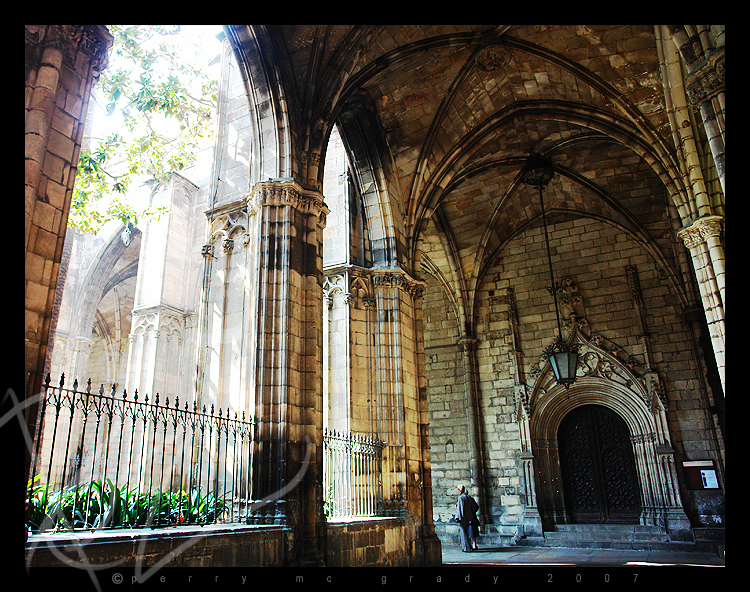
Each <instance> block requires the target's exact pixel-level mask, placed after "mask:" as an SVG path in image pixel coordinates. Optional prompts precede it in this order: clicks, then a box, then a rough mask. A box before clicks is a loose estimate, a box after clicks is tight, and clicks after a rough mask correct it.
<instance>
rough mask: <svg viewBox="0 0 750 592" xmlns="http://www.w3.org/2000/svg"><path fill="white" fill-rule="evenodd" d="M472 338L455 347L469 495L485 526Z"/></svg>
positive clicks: (486, 516)
mask: <svg viewBox="0 0 750 592" xmlns="http://www.w3.org/2000/svg"><path fill="white" fill-rule="evenodd" d="M478 343H479V341H478V340H477V339H474V338H473V337H466V336H464V337H461V338H460V339H459V340H458V345H459V346H460V347H461V350H462V351H463V362H464V367H463V376H464V395H465V397H466V409H467V425H466V429H467V431H468V440H469V464H470V468H471V489H472V490H473V491H471V492H470V493H471V495H473V496H475V497H476V499H477V502H478V503H479V514H480V516H481V519H482V521H483V522H485V523H486V524H489V523H491V522H492V516H491V506H490V504H489V499H488V491H487V488H486V480H485V476H484V442H483V438H482V417H481V411H480V410H481V405H480V401H479V397H480V393H479V362H478V360H477V344H478Z"/></svg>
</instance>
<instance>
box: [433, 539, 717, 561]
mask: <svg viewBox="0 0 750 592" xmlns="http://www.w3.org/2000/svg"><path fill="white" fill-rule="evenodd" d="M443 565H476V566H479V565H504V566H549V567H572V566H588V567H610V566H611V567H639V566H642V567H659V566H674V567H687V566H695V567H723V566H724V562H723V561H722V560H721V558H720V557H718V556H717V555H714V554H713V553H690V552H668V551H635V550H632V549H625V550H621V549H575V548H559V547H489V548H480V549H479V550H478V551H472V552H471V553H464V552H462V551H461V549H460V548H459V547H453V546H449V545H446V544H445V543H444V544H443Z"/></svg>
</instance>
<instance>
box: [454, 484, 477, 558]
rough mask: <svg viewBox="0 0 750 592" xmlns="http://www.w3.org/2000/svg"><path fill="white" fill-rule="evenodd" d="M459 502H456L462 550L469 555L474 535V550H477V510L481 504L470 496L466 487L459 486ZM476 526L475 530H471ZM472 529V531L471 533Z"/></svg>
mask: <svg viewBox="0 0 750 592" xmlns="http://www.w3.org/2000/svg"><path fill="white" fill-rule="evenodd" d="M458 494H459V495H458V501H457V502H456V522H458V524H459V527H460V528H459V536H460V538H461V550H462V551H463V552H464V553H469V552H471V550H472V536H471V535H474V536H473V538H474V541H473V542H474V548H476V534H477V532H478V528H477V527H478V525H479V520H478V519H477V510H478V509H479V504H477V502H476V501H475V500H474V498H473V497H471V496H470V495H469V493H468V492H467V491H466V487H464V486H463V485H459V486H458ZM472 525H474V528H471V527H472ZM470 529H471V531H470Z"/></svg>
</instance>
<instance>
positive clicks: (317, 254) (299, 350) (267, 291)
mask: <svg viewBox="0 0 750 592" xmlns="http://www.w3.org/2000/svg"><path fill="white" fill-rule="evenodd" d="M252 193H253V207H254V208H255V209H256V211H257V213H256V223H257V224H258V225H259V234H258V236H259V237H260V244H259V256H258V269H257V278H258V280H257V281H258V287H259V293H258V298H257V302H258V314H257V319H256V323H257V325H256V333H257V354H256V359H255V377H256V386H255V409H254V410H253V411H254V413H253V414H254V416H255V418H256V421H257V425H256V434H255V447H256V450H255V455H254V466H253V472H254V475H253V489H254V491H253V497H254V499H255V500H256V516H257V520H258V521H261V522H265V523H276V524H284V525H288V526H290V527H291V528H293V529H294V530H295V533H296V536H298V537H299V538H298V540H299V541H300V542H301V544H300V545H298V546H296V548H297V549H304V550H305V552H306V553H308V554H309V555H310V556H311V557H313V559H310V560H311V561H315V559H314V557H315V556H317V555H319V554H320V552H321V550H320V549H319V548H318V547H319V541H321V540H324V537H325V532H324V529H325V517H324V515H323V493H322V477H323V448H322V429H323V401H322V399H323V397H322V392H323V377H322V371H321V369H322V349H323V332H322V319H323V297H322V285H323V280H322V278H323V270H322V265H323V263H322V262H323V257H322V245H323V227H324V226H325V220H326V215H327V214H328V208H327V207H326V206H325V204H324V203H323V197H322V195H321V194H320V193H319V192H315V191H309V190H306V189H303V188H302V187H301V186H300V185H299V184H297V183H296V182H294V181H293V180H278V181H268V182H262V183H258V184H257V185H255V187H254V188H253V192H252Z"/></svg>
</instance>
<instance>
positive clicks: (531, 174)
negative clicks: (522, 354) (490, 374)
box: [521, 152, 579, 388]
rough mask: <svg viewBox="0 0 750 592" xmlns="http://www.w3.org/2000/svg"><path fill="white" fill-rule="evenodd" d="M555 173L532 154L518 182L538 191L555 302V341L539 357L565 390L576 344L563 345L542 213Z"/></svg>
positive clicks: (575, 358)
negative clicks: (548, 186) (541, 357)
mask: <svg viewBox="0 0 750 592" xmlns="http://www.w3.org/2000/svg"><path fill="white" fill-rule="evenodd" d="M554 175H555V170H554V168H553V167H552V163H551V162H550V161H549V160H547V159H546V158H544V157H543V156H541V155H540V154H537V153H535V152H532V153H531V155H530V156H529V158H528V160H527V161H526V164H525V165H524V167H523V171H522V172H521V180H522V181H523V182H524V183H525V184H526V185H531V186H532V187H536V188H537V189H538V190H539V203H540V204H541V208H542V223H543V224H544V241H545V244H546V246H547V261H548V262H549V277H550V284H551V285H550V288H549V291H550V293H551V294H552V297H553V298H554V300H555V320H556V321H557V332H558V334H557V337H555V340H554V342H553V343H552V345H550V346H548V347H546V348H545V350H544V353H543V357H546V358H547V360H549V364H550V366H551V367H552V372H554V374H555V379H556V380H557V382H558V384H561V385H563V386H564V387H565V388H568V387H569V386H570V385H571V384H573V383H574V382H575V379H576V368H577V367H578V349H579V346H578V345H577V344H568V343H565V342H564V341H563V338H562V328H561V326H560V311H559V308H558V304H557V290H558V288H559V286H558V285H557V284H556V283H555V274H554V270H553V268H552V254H551V252H550V247H549V230H548V228H547V215H546V213H545V211H544V188H545V187H546V186H547V185H548V183H549V182H550V181H551V180H552V177H553V176H554Z"/></svg>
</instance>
